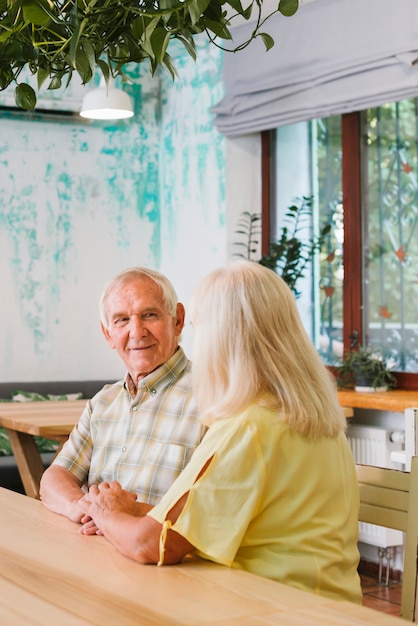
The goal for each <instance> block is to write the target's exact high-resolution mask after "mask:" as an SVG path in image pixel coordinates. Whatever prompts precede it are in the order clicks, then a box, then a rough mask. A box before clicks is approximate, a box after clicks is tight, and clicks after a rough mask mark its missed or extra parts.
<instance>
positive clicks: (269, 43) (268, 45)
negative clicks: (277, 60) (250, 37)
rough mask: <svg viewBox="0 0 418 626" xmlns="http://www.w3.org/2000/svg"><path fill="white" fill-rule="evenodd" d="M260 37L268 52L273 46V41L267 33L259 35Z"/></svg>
mask: <svg viewBox="0 0 418 626" xmlns="http://www.w3.org/2000/svg"><path fill="white" fill-rule="evenodd" d="M260 37H261V39H262V40H263V43H264V45H265V47H266V50H270V48H272V47H273V46H274V39H273V37H271V36H270V35H268V34H267V33H260Z"/></svg>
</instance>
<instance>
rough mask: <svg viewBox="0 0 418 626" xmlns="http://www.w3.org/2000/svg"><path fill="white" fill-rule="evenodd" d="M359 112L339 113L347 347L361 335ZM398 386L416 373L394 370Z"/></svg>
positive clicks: (269, 168) (269, 219)
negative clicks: (340, 123)
mask: <svg viewBox="0 0 418 626" xmlns="http://www.w3.org/2000/svg"><path fill="white" fill-rule="evenodd" d="M361 122H362V120H361V113H360V112H353V113H346V114H344V115H342V129H341V132H342V153H343V154H342V197H343V211H344V244H343V255H344V285H343V343H344V350H349V349H350V346H351V345H352V343H354V342H355V340H356V338H361V337H362V336H363V317H362V284H363V273H362V248H363V240H362V227H361V223H362V220H361V201H362V184H361V181H362V171H361V167H362V154H361V153H362V146H361ZM274 153H275V146H274V132H272V131H263V132H262V133H261V216H262V238H261V252H262V254H263V255H264V254H268V252H269V247H270V241H271V233H272V232H273V226H274V222H275V211H276V207H275V206H274V201H273V198H275V180H274V176H273V171H274V156H273V155H274ZM395 376H396V379H397V388H398V389H406V390H418V373H416V374H415V373H410V372H395Z"/></svg>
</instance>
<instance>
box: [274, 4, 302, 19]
mask: <svg viewBox="0 0 418 626" xmlns="http://www.w3.org/2000/svg"><path fill="white" fill-rule="evenodd" d="M298 8H299V1H298V0H280V2H279V11H280V13H281V14H282V15H285V16H286V17H291V16H292V15H294V14H295V13H296V11H297V10H298Z"/></svg>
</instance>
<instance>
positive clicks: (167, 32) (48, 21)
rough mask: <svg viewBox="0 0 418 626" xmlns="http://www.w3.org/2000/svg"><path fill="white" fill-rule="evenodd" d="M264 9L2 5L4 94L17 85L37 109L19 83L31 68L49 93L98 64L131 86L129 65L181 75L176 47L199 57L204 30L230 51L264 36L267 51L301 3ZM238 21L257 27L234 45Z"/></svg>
mask: <svg viewBox="0 0 418 626" xmlns="http://www.w3.org/2000/svg"><path fill="white" fill-rule="evenodd" d="M262 9H263V1H262V0H250V3H249V4H248V6H246V7H243V5H242V4H241V0H139V1H138V0H136V1H135V2H132V1H127V0H67V1H66V0H60V1H58V2H52V1H51V0H0V91H1V90H4V89H6V88H7V87H8V86H9V85H10V84H11V83H13V82H14V83H16V85H17V86H16V90H15V100H16V104H17V105H18V106H19V107H21V108H23V109H26V110H30V109H33V108H34V107H35V106H36V93H35V91H34V89H33V88H32V87H31V86H30V85H28V84H26V83H24V82H19V75H20V73H21V71H22V69H23V68H25V67H27V68H29V70H30V72H31V74H32V75H36V79H37V85H38V89H39V88H40V87H41V86H42V85H44V83H46V84H47V88H48V89H58V88H60V87H62V86H63V87H66V86H68V84H69V82H70V81H71V78H72V76H73V74H74V72H76V73H77V74H78V75H79V76H80V78H81V81H82V83H83V84H86V83H88V82H89V81H90V80H91V79H92V78H93V76H94V74H95V71H96V69H97V68H98V67H99V68H100V70H101V72H102V74H103V76H104V78H105V80H106V82H108V80H109V77H110V76H113V77H115V76H117V75H119V76H121V77H122V79H123V80H125V81H127V80H128V79H127V77H126V76H125V74H124V72H123V68H124V66H125V65H126V64H127V63H142V62H143V61H147V62H148V63H149V68H150V71H151V72H152V73H154V72H155V71H156V69H157V68H158V67H160V66H164V67H166V68H167V69H168V71H169V72H170V73H171V75H172V76H173V78H175V76H176V69H175V67H174V65H173V63H172V60H171V58H170V55H169V54H168V52H167V49H168V44H169V42H170V41H171V40H172V39H176V40H178V41H180V42H181V43H182V44H183V45H184V47H185V48H186V50H187V52H188V53H189V54H190V55H191V56H192V57H193V58H195V57H196V47H195V43H194V40H193V37H194V36H195V35H197V34H199V33H206V35H207V37H208V39H209V41H210V42H212V43H213V44H215V45H217V46H219V47H221V48H222V49H225V50H226V49H229V50H230V51H231V52H237V51H238V50H240V49H242V48H244V47H246V46H247V45H248V44H249V43H250V42H251V41H252V40H253V39H255V38H256V37H261V39H262V40H263V42H264V45H265V47H266V49H267V50H268V49H269V48H271V47H272V46H273V44H274V41H273V39H272V37H271V36H270V35H269V34H268V33H266V32H264V30H263V26H264V23H265V22H266V20H267V19H268V18H269V17H271V15H274V14H275V13H281V14H282V15H284V16H291V15H293V14H294V13H295V12H296V11H297V9H298V0H279V2H278V4H277V8H276V9H274V10H273V11H272V12H271V13H270V14H269V15H267V16H265V17H264V16H263V11H262ZM239 16H240V17H241V18H243V19H244V20H247V21H248V20H250V19H251V20H252V23H253V24H254V28H253V31H252V33H251V36H250V38H249V39H248V40H247V41H245V42H243V43H241V44H240V45H239V46H236V47H234V46H233V41H232V35H231V30H230V27H231V23H232V22H233V20H234V19H235V18H237V17H239ZM254 18H255V19H254ZM227 42H230V43H231V46H230V47H228V46H226V43H227Z"/></svg>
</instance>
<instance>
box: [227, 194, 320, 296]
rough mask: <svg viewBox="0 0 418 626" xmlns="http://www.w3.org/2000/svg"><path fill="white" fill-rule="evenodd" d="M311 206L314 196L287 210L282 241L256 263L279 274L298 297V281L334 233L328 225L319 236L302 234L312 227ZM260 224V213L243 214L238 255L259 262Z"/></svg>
mask: <svg viewBox="0 0 418 626" xmlns="http://www.w3.org/2000/svg"><path fill="white" fill-rule="evenodd" d="M312 206H313V197H312V196H302V198H296V199H295V204H292V205H291V206H289V207H288V208H287V211H286V215H285V217H284V226H283V228H282V231H281V233H280V238H279V240H278V241H277V242H273V243H271V244H270V249H269V253H268V254H266V255H264V256H262V257H261V259H258V260H257V262H258V263H260V265H264V266H265V267H268V268H270V269H271V270H273V271H275V272H277V273H278V274H279V275H280V276H281V277H282V278H283V280H284V281H285V283H286V284H287V285H288V286H289V287H290V289H291V290H292V291H293V293H294V294H295V297H296V298H298V297H299V296H300V291H299V290H298V289H297V288H296V284H297V282H298V280H299V279H300V278H303V277H304V276H305V271H306V269H307V268H308V266H309V264H310V263H311V261H312V258H313V257H314V255H315V253H316V252H317V251H319V250H320V249H321V248H322V245H323V243H324V242H325V239H326V237H327V235H328V233H329V232H330V230H331V224H325V225H324V226H323V227H322V228H321V230H320V232H319V234H318V235H312V236H309V237H302V236H301V231H305V232H306V227H307V226H309V224H310V219H311V215H312ZM260 222H261V216H260V214H258V213H249V212H248V211H245V212H244V213H243V214H242V216H241V218H240V220H239V222H238V229H237V230H236V231H235V232H236V233H237V234H239V235H243V240H242V241H238V242H235V244H234V245H235V246H236V247H238V248H239V252H237V253H235V256H239V257H243V258H246V259H249V260H250V261H253V260H256V259H254V257H255V255H256V254H257V252H258V247H259V238H260V235H261V226H260Z"/></svg>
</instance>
